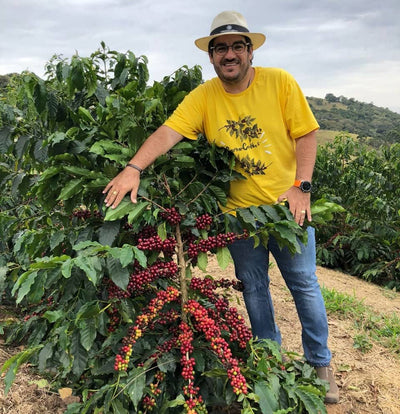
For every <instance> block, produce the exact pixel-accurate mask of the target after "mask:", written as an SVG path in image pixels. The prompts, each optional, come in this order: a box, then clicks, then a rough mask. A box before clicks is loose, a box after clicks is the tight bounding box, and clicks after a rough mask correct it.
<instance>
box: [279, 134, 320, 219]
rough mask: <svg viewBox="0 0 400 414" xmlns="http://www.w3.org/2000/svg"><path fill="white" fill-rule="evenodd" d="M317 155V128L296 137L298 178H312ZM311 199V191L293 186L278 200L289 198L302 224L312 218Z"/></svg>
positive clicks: (306, 179) (292, 210)
mask: <svg viewBox="0 0 400 414" xmlns="http://www.w3.org/2000/svg"><path fill="white" fill-rule="evenodd" d="M316 155H317V130H315V131H312V132H310V133H308V134H306V135H303V136H302V137H300V138H297V139H296V163H297V167H296V180H301V181H303V180H305V181H311V180H312V175H313V171H314V166H315V158H316ZM310 199H311V194H310V193H303V192H302V191H301V190H300V189H299V188H297V187H295V186H292V187H290V188H289V189H288V190H287V191H286V192H285V193H284V194H282V195H281V196H280V197H279V198H278V202H281V201H283V200H287V201H288V203H289V208H290V211H291V213H292V214H293V217H294V219H295V221H296V222H297V223H298V224H299V225H300V226H302V225H303V223H304V219H305V218H306V217H307V218H308V220H309V221H311V220H312V217H311V201H310Z"/></svg>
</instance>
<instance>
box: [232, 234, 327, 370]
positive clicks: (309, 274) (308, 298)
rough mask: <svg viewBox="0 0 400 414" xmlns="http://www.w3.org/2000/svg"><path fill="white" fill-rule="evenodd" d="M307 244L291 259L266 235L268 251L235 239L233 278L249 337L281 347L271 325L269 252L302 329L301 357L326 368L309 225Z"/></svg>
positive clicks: (323, 317) (322, 311) (323, 314)
mask: <svg viewBox="0 0 400 414" xmlns="http://www.w3.org/2000/svg"><path fill="white" fill-rule="evenodd" d="M307 231H308V243H307V245H304V244H301V254H295V255H294V256H293V255H292V254H291V253H290V252H289V250H288V249H287V248H283V249H282V250H281V249H280V248H279V246H278V243H277V242H276V240H275V239H274V238H273V237H272V236H270V238H269V242H268V249H266V248H265V247H264V246H263V245H262V244H261V243H260V244H259V245H258V246H257V247H256V248H254V240H253V239H252V238H249V239H243V240H237V241H235V242H234V243H233V244H231V245H230V246H229V250H230V252H231V256H232V258H233V262H234V265H235V273H236V277H237V278H238V279H239V280H241V281H242V283H243V286H244V291H243V297H244V301H245V304H246V308H247V313H248V315H249V318H250V323H251V328H252V332H253V336H254V337H256V338H259V339H261V338H268V339H272V340H275V341H277V342H278V343H279V344H281V333H280V331H279V328H278V326H277V325H276V323H275V317H274V308H273V304H272V300H271V294H270V290H269V276H268V267H269V252H271V253H272V255H273V256H274V258H275V260H276V263H277V265H278V267H279V270H280V272H281V274H282V276H283V278H284V280H285V283H286V285H287V287H288V288H289V290H290V292H291V294H292V296H293V299H294V302H295V305H296V309H297V314H298V316H299V319H300V322H301V326H302V343H303V350H304V356H305V358H306V360H307V362H308V363H309V364H311V365H312V366H315V367H321V366H327V365H329V363H330V360H331V357H332V355H331V352H330V350H329V348H328V345H327V341H328V321H327V316H326V310H325V304H324V300H323V297H322V294H321V289H320V286H319V283H318V279H317V276H316V274H315V272H316V257H315V230H314V228H313V227H311V226H309V227H308V229H307Z"/></svg>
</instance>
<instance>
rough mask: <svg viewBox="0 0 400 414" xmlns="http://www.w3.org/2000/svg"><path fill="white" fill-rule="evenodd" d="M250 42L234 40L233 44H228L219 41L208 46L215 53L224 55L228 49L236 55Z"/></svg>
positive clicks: (242, 51)
mask: <svg viewBox="0 0 400 414" xmlns="http://www.w3.org/2000/svg"><path fill="white" fill-rule="evenodd" d="M250 45H251V43H244V42H235V43H234V44H233V45H231V46H228V45H227V44H225V43H219V44H218V45H215V46H212V47H210V50H211V51H212V50H213V51H214V52H215V53H216V54H217V55H219V56H223V55H226V54H227V53H228V51H229V49H232V51H233V52H234V53H236V54H238V55H241V54H242V53H244V51H245V50H246V47H247V46H250Z"/></svg>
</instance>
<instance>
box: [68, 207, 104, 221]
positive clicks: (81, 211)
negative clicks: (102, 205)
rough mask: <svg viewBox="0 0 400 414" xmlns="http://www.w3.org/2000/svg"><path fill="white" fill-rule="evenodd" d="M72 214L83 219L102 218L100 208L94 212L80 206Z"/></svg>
mask: <svg viewBox="0 0 400 414" xmlns="http://www.w3.org/2000/svg"><path fill="white" fill-rule="evenodd" d="M72 216H73V217H76V218H78V219H81V220H83V221H85V220H87V219H89V218H90V217H95V218H101V217H102V215H101V213H100V211H99V210H94V211H93V212H92V211H90V210H89V209H87V208H84V207H82V208H78V209H75V210H74V211H73V212H72Z"/></svg>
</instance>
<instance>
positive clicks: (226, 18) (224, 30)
mask: <svg viewBox="0 0 400 414" xmlns="http://www.w3.org/2000/svg"><path fill="white" fill-rule="evenodd" d="M228 34H243V36H247V37H248V38H250V39H251V43H252V44H253V49H257V48H258V47H260V46H261V45H262V44H263V43H264V42H265V35H263V34H262V33H251V32H250V31H249V29H248V27H247V22H246V19H245V18H244V17H243V16H242V15H241V14H240V13H238V12H236V11H223V12H222V13H220V14H218V15H217V16H216V17H215V19H214V20H213V22H212V24H211V30H210V36H206V37H201V38H200V39H197V40H195V41H194V43H195V44H196V46H197V47H198V48H199V49H201V50H204V51H205V52H208V44H209V43H210V40H212V39H214V38H215V37H218V36H223V35H228Z"/></svg>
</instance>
